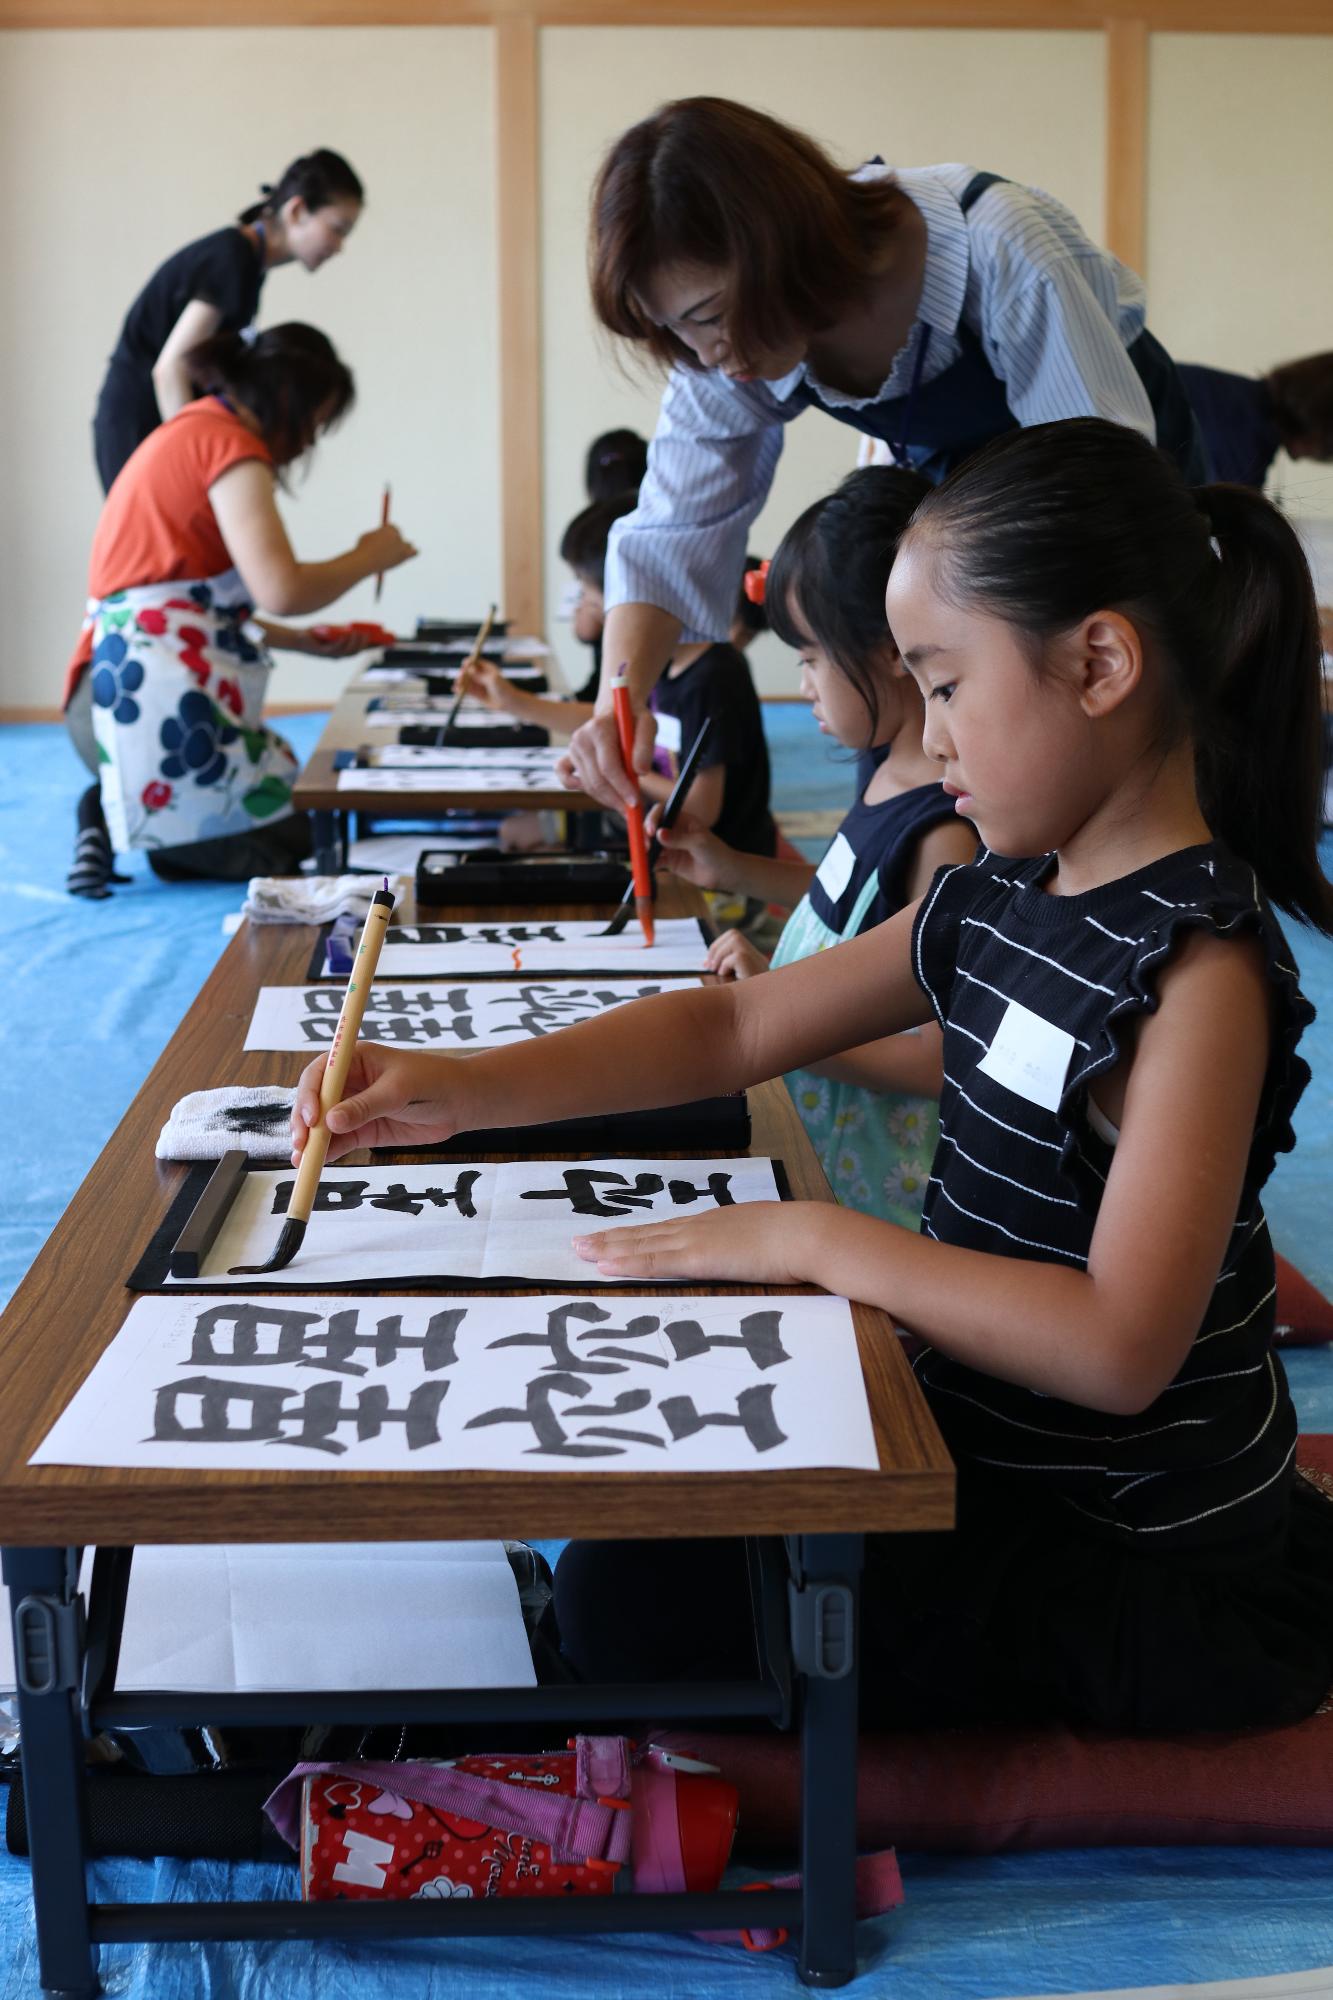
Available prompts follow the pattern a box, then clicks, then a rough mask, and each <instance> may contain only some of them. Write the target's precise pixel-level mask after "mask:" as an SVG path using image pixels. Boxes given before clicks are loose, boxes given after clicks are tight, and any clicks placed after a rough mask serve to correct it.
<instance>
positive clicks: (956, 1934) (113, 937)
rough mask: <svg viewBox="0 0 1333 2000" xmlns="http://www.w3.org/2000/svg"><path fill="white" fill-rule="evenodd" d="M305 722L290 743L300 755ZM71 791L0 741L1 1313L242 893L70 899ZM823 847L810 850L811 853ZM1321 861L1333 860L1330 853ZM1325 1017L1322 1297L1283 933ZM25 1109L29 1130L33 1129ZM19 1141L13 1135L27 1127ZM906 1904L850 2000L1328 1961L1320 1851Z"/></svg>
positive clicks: (1128, 1870) (811, 771) (74, 778)
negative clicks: (1302, 997) (34, 1136)
mask: <svg viewBox="0 0 1333 2000" xmlns="http://www.w3.org/2000/svg"><path fill="white" fill-rule="evenodd" d="M765 715H766V721H767V726H768V729H769V735H770V740H771V743H772V749H773V759H774V802H775V806H776V807H777V809H778V811H779V812H781V811H782V809H783V808H784V807H785V808H786V809H787V810H788V811H819V810H824V809H827V808H829V807H840V806H842V805H843V804H844V803H846V802H847V800H848V798H849V795H850V784H851V778H850V771H849V769H848V766H847V765H846V763H845V762H841V761H839V760H838V758H837V755H836V753H830V752H829V751H828V749H827V747H826V746H825V745H824V743H823V741H822V739H820V740H819V741H818V742H816V740H815V732H814V729H813V726H812V725H811V723H810V720H809V717H808V713H807V711H806V710H805V709H804V708H802V707H798V706H790V707H788V706H774V705H771V704H770V705H769V706H768V707H767V708H766V711H765ZM321 721H322V718H321V717H318V716H301V717H297V718H294V719H292V720H291V721H290V722H289V723H288V724H285V725H284V727H285V728H286V729H287V733H288V734H289V735H290V736H291V738H292V741H293V742H294V744H295V746H296V748H297V750H298V751H299V752H301V754H302V755H304V754H306V753H307V752H308V751H309V750H310V748H311V747H312V746H313V743H314V741H315V738H316V736H317V734H318V730H319V727H320V723H321ZM82 783H83V778H82V775H81V772H80V769H79V767H78V766H77V765H76V763H75V760H74V757H73V753H72V752H71V751H70V750H69V748H68V746H67V744H66V742H65V738H64V732H63V730H61V729H59V728H57V727H55V726H49V725H42V724H28V725H23V726H10V727H6V728H3V729H0V925H2V930H3V935H4V937H5V939H6V950H5V953H4V972H3V977H4V980H5V983H6V990H5V994H4V1017H5V1019H6V1021H7V1022H8V1024H9V1026H8V1034H9V1044H8V1047H9V1060H8V1062H7V1063H6V1064H5V1070H4V1082H3V1086H2V1087H0V1103H2V1104H3V1109H4V1122H3V1130H4V1132H5V1134H6V1139H7V1152H8V1157H9V1160H10V1167H9V1176H10V1180H9V1186H10V1195H9V1200H8V1202H7V1204H6V1208H5V1212H4V1214H3V1216H0V1300H3V1299H4V1298H7V1297H8V1296H9V1294H10V1293H11V1292H12V1291H13V1289H14V1287H15V1286H16V1285H17V1283H18V1281H19V1279H20V1278H21V1277H22V1275H23V1272H24V1271H25V1270H26V1269H27V1267H28V1265H29V1263H30V1262H31V1261H32V1259H33V1257H34V1256H35V1255H36V1254H37V1251H38V1249H39V1248H40V1246H41V1244H42V1243H43V1241H44V1240H45V1238H46V1236H47V1235H48V1233H49V1232H50V1230H51V1228H52V1227H53V1225H54V1224H55V1222H56V1220H57V1218H58V1216H59V1214H60V1212H61V1210H62V1209H63V1207H64V1206H65V1203H66V1202H67V1201H68V1200H69V1198H70V1196H71V1195H72V1194H73V1192H74V1190H75V1188H76V1187H77V1186H78V1184H79V1181H80V1179H81V1178H82V1176H83V1175H84V1173H85V1172H86V1171H87V1169H88V1167H89V1166H90V1165H91V1163H92V1161H93V1160H94V1159H95V1158H96V1156H97V1153H98V1152H99V1151H100V1149H101V1147H102V1146H103V1144H104V1143H105V1141H106V1139H107V1137H108V1135H109V1134H110V1132H111V1131H112V1129H113V1127H114V1126H115V1124H116V1122H117V1120H118V1119H119V1117H120V1115H121V1113H122V1112H123V1111H124V1109H125V1107H126V1105H127V1104H128V1103H129V1101H130V1099H131V1097H132V1096H133V1095H134V1093H135V1091H136V1090H137V1089H138V1087H139V1085H140V1083H141V1082H142V1080H143V1078H144V1077H145V1076H146V1075H147V1073H148V1071H149V1069H150V1068H151V1066H152V1064H153V1062H154V1061H155V1060H156V1058H157V1056H158V1054H159V1052H160V1051H161V1049H162V1048H163V1046H164V1045H165V1043H166V1042H167V1040H168V1039H169V1037H170V1035H171V1033H172V1031H173V1030H174V1028H175V1027H176V1024H177V1023H178V1021H179V1020H180V1018H181V1016H182V1015H183V1014H184V1012H185V1010H186V1009H187V1007H188V1006H189V1005H190V1003H191V1001H192V1000H193V999H194V997H195V994H196V992H197V991H198V988H199V986H200V984H201V982H202V980H203V978H204V975H205V974H206V972H207V971H208V969H209V967H210V966H211V965H212V963H213V961H214V959H215V958H216V956H217V953H218V952H219V950H220V949H221V947H222V943H223V939H222V933H221V923H222V918H223V916H224V915H225V914H226V913H227V912H228V911H231V910H234V909H236V908H237V907H238V905H239V902H240V892H239V890H238V889H236V888H234V887H228V886H227V885H224V884H212V883H208V884H199V885H198V886H195V887H180V886H172V887H170V888H168V887H166V886H165V885H163V884H161V883H158V882H157V881H156V880H155V879H154V878H153V877H152V876H150V875H149V874H148V873H147V871H146V870H145V869H144V868H143V866H142V863H141V862H139V861H134V862H132V863H131V864H130V865H131V868H132V869H133V870H134V873H135V880H134V883H133V885H132V886H130V887H128V888H124V889H118V890H117V891H116V893H115V896H114V898H113V899H112V900H111V901H110V902H107V903H99V904H90V903H81V902H77V901H74V900H73V899H71V898H69V897H67V896H66V895H65V894H64V890H63V883H64V875H65V869H66V866H67V864H68V858H69V852H70V848H71V845H72V836H71V828H72V820H73V814H72V807H73V801H74V798H75V796H76V794H77V792H78V791H79V789H80V788H81V786H82ZM813 851H814V852H816V853H817V852H818V847H815V848H814V849H813ZM1325 866H1326V867H1328V868H1330V869H1331V870H1333V855H1330V854H1327V853H1326V856H1325ZM1292 941H1293V945H1294V947H1295V950H1296V955H1297V959H1298V961H1299V963H1300V966H1301V968H1302V973H1303V978H1304V984H1305V987H1306V991H1307V992H1308V993H1309V994H1310V997H1311V998H1312V999H1313V1000H1314V1002H1315V1004H1316V1005H1317V1006H1318V1007H1319V1008H1320V1011H1321V1019H1320V1020H1319V1021H1318V1022H1317V1023H1316V1025H1315V1027H1314V1028H1313V1029H1311V1031H1310V1032H1309V1034H1308V1035H1307V1037H1306V1042H1305V1053H1306V1055H1307V1057H1308V1059H1309V1061H1310V1063H1311V1065H1312V1067H1313V1069H1314V1072H1315V1077H1314V1082H1313V1083H1312V1085H1311V1086H1310V1088H1309V1090H1308V1091H1307V1092H1306V1095H1305V1100H1304V1102H1303V1104H1302V1107H1301V1110H1300V1113H1299V1115H1298V1120H1297V1126H1298V1134H1299V1145H1298V1148H1297V1151H1296V1153H1295V1154H1294V1155H1293V1156H1291V1157H1289V1158H1285V1159H1283V1160H1282V1161H1281V1162H1280V1163H1279V1166H1278V1170H1277V1173H1276V1175H1275V1176H1274V1179H1273V1181H1272V1182H1271V1183H1270V1188H1269V1197H1268V1203H1267V1206H1268V1210H1269V1215H1270V1219H1271V1221H1272V1224H1273V1231H1274V1236H1275V1238H1276V1240H1277V1243H1278V1247H1279V1248H1280V1249H1281V1250H1283V1251H1284V1252H1285V1253H1286V1254H1287V1255H1289V1256H1290V1257H1291V1258H1292V1259H1293V1261H1294V1262H1296V1263H1297V1264H1298V1265H1299V1266H1300V1267H1301V1268H1302V1269H1303V1270H1305V1272H1306V1273H1307V1275H1308V1276H1309V1277H1310V1278H1311V1279H1312V1280H1314V1282H1316V1283H1317V1284H1318V1285H1319V1286H1320V1287H1321V1289H1323V1290H1325V1291H1328V1290H1329V1289H1330V1288H1333V1231H1330V1229H1329V1227H1328V1217H1329V1194H1330V1189H1331V1188H1333V946H1330V945H1329V944H1328V943H1327V942H1325V941H1324V940H1321V939H1317V938H1314V937H1312V936H1310V935H1309V934H1307V933H1303V932H1299V931H1297V932H1293V933H1292ZM35 1113H36V1114H37V1115H36V1116H35V1115H34V1114H35ZM39 1117H44V1118H45V1125H44V1126H41V1127H40V1131H41V1137H40V1140H38V1141H37V1143H33V1142H32V1141H29V1142H28V1143H27V1144H25V1143H24V1141H23V1138H22V1137H21V1136H20V1135H22V1134H25V1133H31V1132H34V1131H35V1130H37V1129H39V1127H38V1118H39ZM1288 1364H1289V1373H1290V1376H1291V1379H1292V1384H1293V1389H1294V1392H1295V1395H1296V1399H1297V1406H1298V1408H1299V1410H1300V1412H1301V1421H1302V1427H1303V1428H1304V1429H1306V1430H1312V1431H1333V1351H1328V1350H1311V1351H1307V1352H1306V1353H1303V1354H1295V1355H1290V1356H1288ZM900 1859H901V1863H902V1871H903V1880H904V1885H905V1888H906V1902H905V1904H904V1906H903V1908H902V1909H901V1910H898V1911H896V1912H895V1913H893V1914H892V1915H891V1916H888V1917H885V1918H881V1919H878V1920H876V1921H874V1922H872V1923H867V1924H865V1925H863V1926H862V1930H861V1976H860V1978H859V1979H858V1981H857V1983H856V1984H855V1986H853V1987H852V1988H851V1989H850V1991H852V1992H853V1993H856V1994H858V1995H860V1996H863V2000H965V1997H966V2000H973V1996H975V2000H983V1996H987V1997H988V1996H995V2000H1000V1996H1011V1995H1018V1994H1023V1995H1032V1994H1043V1993H1047V1994H1068V1993H1071V1992H1078V1991H1088V1990H1090V1989H1102V1990H1105V1989H1107V1988H1123V1987H1134V1986H1161V1985H1166V1984H1170V1983H1174V1982H1181V1983H1183V1982H1188V1981H1194V1980H1220V1979H1241V1978H1245V1977H1247V1976H1248V1977H1261V1976H1264V1975H1269V1976H1271V1975H1274V1974H1278V1973H1283V1972H1298V1971H1305V1970H1308V1969H1310V1968H1313V1967H1317V1966H1329V1965H1333V1851H1330V1850H1327V1849H1324V1850H1318V1849H1282V1848H1130V1849H1079V1850H1075V1851H1069V1852H1061V1853H1054V1854H1024V1855H1001V1856H994V1857H982V1858H977V1857H965V1856H954V1855H912V1854H905V1855H902V1856H901V1857H900ZM94 1879H95V1890H96V1894H97V1895H98V1897H99V1898H101V1899H102V1900H107V1901H121V1900H141V1899H145V1898H155V1899H157V1900H161V1901H172V1902H188V1901H194V1900H203V1899H205V1898H208V1897H219V1898H222V1897H228V1898H237V1897H239V1898H243V1899H261V1898H268V1897H274V1898H282V1897H289V1896H291V1895H293V1894H294V1893H295V1887H296V1884H295V1875H294V1872H293V1871H291V1870H283V1869H281V1868H276V1867H260V1866H257V1865H255V1866H237V1867H221V1866H217V1865H213V1864H206V1863H202V1862H201V1863H195V1864H191V1865H188V1866H186V1865H184V1864H179V1863H173V1862H162V1863H159V1864H150V1863H147V1862H128V1861H122V1862H104V1863H99V1864H98V1865H97V1866H96V1868H95V1870H94ZM28 1891H29V1884H28V1869H27V1864H26V1862H23V1861H20V1860H16V1859H13V1858H11V1857H9V1856H8V1855H0V2000H28V1996H35V1995H36V1994H37V1993H38V1992H39V1988H38V1984H37V1963H36V1953H35V1947H34V1942H33V1931H32V1919H31V1911H30V1906H29V1893H28ZM102 1976H103V1980H104V1984H105V1987H106V1990H107V1992H108V1993H109V1994H112V1995H114V1996H117V2000H277V1996H281V2000H305V1996H314V1995H315V1994H317V1993H318V1994H321V1995H323V1994H337V1995H342V1994H355V1995H356V1996H357V2000H409V1996H410V2000H463V1996H466V2000H531V1996H533V1995H540V1996H542V2000H583V1996H588V2000H641V1996H642V1995H643V1994H644V1993H645V1992H646V1991H649V1990H651V1991H652V1992H653V1993H655V1994H656V1995H658V1996H660V2000H732V1996H736V2000H740V1996H741V1995H743V1994H749V1995H754V1996H761V1995H768V1994H790V1993H795V1992H797V1991H798V1990H799V1987H798V1982H797V1979H796V1972H795V1965H794V1961H793V1959H792V1957H791V1956H790V1954H789V1953H788V1952H787V1951H785V1950H784V1951H778V1952H775V1953H773V1954H771V1955H769V1956H767V1957H760V1958H756V1957H751V1956H749V1955H748V1954H746V1953H743V1952H741V1951H739V1950H736V1949H732V1948H730V1947H725V1946H719V1945H705V1944H701V1943H697V1942H694V1941H692V1940H688V1939H686V1940H673V1939H669V1938H665V1937H645V1938H642V1939H637V1940H636V1939H634V1938H629V1937H623V1938H614V1939H606V1940H602V1939H589V1940H586V1941H581V1942H573V1941H571V1942H568V1943H561V1944H555V1943H553V1942H551V1941H549V1940H533V1941H531V1942H510V1941H507V1940H503V1939H486V1940H478V1941H475V1942H471V1943H467V1944H461V1945H457V1946H451V1947H448V1948H445V1947H443V1946H441V1945H438V1944H436V1945H424V1944H423V1945H418V1944H397V1945H390V1946H386V1947H383V1948H380V1949H377V1950H374V1951H372V1950H370V1949H366V1948H360V1949H346V1948H342V1947H338V1946H334V1945H318V1946H316V1945H310V1944H281V1945H278V1944H275V1945H198V1944H196V1945H188V1946H186V1945H178V1946H137V1947H129V1946H122V1947H116V1948H114V1949H112V1950H106V1951H104V1952H103V1954H102Z"/></svg>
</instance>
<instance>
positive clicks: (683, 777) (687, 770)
mask: <svg viewBox="0 0 1333 2000" xmlns="http://www.w3.org/2000/svg"><path fill="white" fill-rule="evenodd" d="M712 726H713V718H712V716H711V715H706V716H705V717H704V719H703V721H702V723H701V724H700V725H699V734H698V735H697V736H696V737H695V739H694V741H693V743H691V745H690V747H689V750H688V752H687V753H686V757H685V762H684V763H683V764H682V765H681V767H680V772H679V775H678V776H677V778H676V782H675V784H674V785H673V786H672V787H671V796H670V797H669V798H668V800H667V802H666V804H665V805H664V806H663V808H662V817H661V819H660V820H659V821H658V823H657V830H656V832H655V833H654V834H653V837H652V840H651V841H650V842H649V844H648V873H649V878H650V879H651V877H652V868H653V863H654V862H655V861H656V859H657V857H658V854H659V852H660V851H661V841H660V840H659V839H658V834H660V833H662V832H663V831H665V832H667V833H670V831H671V829H672V827H673V826H674V825H675V824H676V821H677V820H678V819H679V818H680V809H681V807H682V806H683V805H684V803H685V794H686V792H688V790H689V789H690V786H691V785H692V784H693V783H694V774H695V772H696V771H697V770H698V768H699V758H700V757H701V755H702V754H703V747H704V742H705V739H706V738H707V735H708V732H709V730H710V729H711V728H712ZM633 914H634V877H633V875H632V874H631V876H630V879H629V881H628V882H627V883H626V885H625V893H624V895H623V896H622V897H621V899H620V908H619V909H618V910H617V911H616V913H615V915H614V916H613V917H612V919H611V921H610V923H609V924H608V925H607V927H606V929H605V930H604V931H598V933H597V935H598V937H619V936H620V933H621V932H622V931H623V930H624V928H625V926H626V924H627V923H628V922H629V920H630V918H631V917H632V916H633Z"/></svg>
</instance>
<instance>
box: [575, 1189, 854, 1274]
mask: <svg viewBox="0 0 1333 2000" xmlns="http://www.w3.org/2000/svg"><path fill="white" fill-rule="evenodd" d="M823 1206H824V1204H822V1203H820V1202H813V1201H745V1202H737V1203H736V1204H735V1206H734V1207H731V1208H716V1209H713V1210H711V1211H710V1212H709V1213H707V1214H704V1215H695V1216H688V1217H687V1216H681V1217H680V1218H679V1219H677V1218H675V1217H670V1218H668V1219H667V1220H666V1221H665V1222H649V1223H644V1224H642V1225H641V1226H636V1227H633V1228H631V1227H629V1226H626V1227H624V1228H621V1229H604V1230H601V1231H600V1232H599V1233H598V1234H597V1235H595V1236H576V1237H575V1238H574V1242H573V1247H574V1250H575V1251H576V1253H577V1254H578V1255H579V1256H580V1257H582V1258H583V1260H584V1261H585V1263H588V1264H595V1265H596V1266H597V1269H598V1271H599V1272H600V1273H601V1275H602V1276H603V1277H606V1278H713V1279H724V1280H728V1281H730V1282H732V1283H753V1284H757V1285H803V1284H806V1283H808V1282H809V1280H808V1279H807V1277H806V1274H805V1271H804V1270H803V1269H802V1264H803V1261H804V1260H803V1245H804V1243H805V1236H806V1227H807V1224H808V1223H809V1221H810V1219H811V1217H812V1216H815V1215H816V1212H817V1211H818V1210H819V1209H821V1208H822V1207H823Z"/></svg>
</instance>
